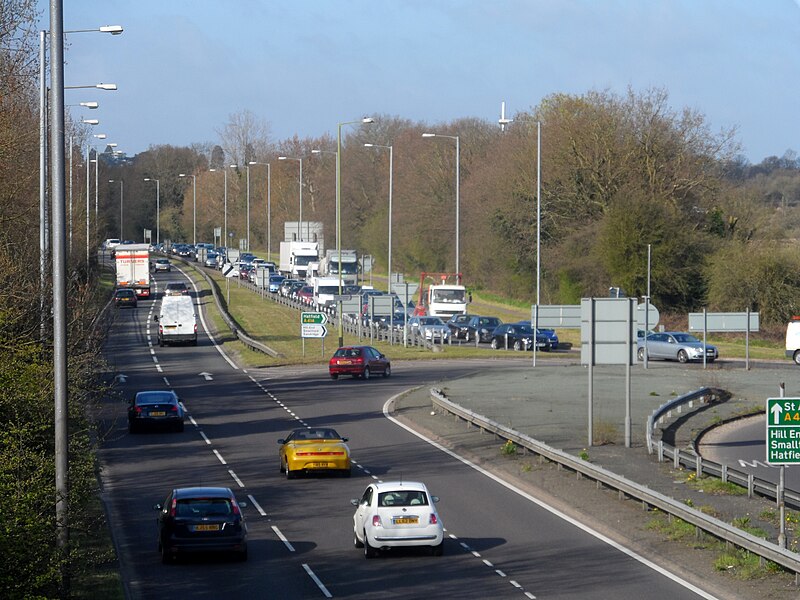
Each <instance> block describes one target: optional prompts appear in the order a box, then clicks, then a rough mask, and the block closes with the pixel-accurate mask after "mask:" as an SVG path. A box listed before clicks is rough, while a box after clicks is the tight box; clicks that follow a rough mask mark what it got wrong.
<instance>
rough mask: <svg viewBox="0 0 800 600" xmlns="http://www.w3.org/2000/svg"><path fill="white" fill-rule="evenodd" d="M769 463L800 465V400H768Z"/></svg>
mask: <svg viewBox="0 0 800 600" xmlns="http://www.w3.org/2000/svg"><path fill="white" fill-rule="evenodd" d="M766 439H767V462H768V463H769V464H771V465H796V464H800V398H768V399H767V438H766Z"/></svg>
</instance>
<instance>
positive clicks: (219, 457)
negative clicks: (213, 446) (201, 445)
mask: <svg viewBox="0 0 800 600" xmlns="http://www.w3.org/2000/svg"><path fill="white" fill-rule="evenodd" d="M213 452H214V454H216V456H217V458H218V459H219V462H221V463H222V464H223V465H227V464H228V463H226V462H225V459H224V458H222V454H220V453H219V451H218V450H213Z"/></svg>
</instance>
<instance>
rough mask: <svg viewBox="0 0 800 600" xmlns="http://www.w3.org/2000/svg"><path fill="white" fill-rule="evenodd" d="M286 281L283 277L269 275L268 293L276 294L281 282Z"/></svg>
mask: <svg viewBox="0 0 800 600" xmlns="http://www.w3.org/2000/svg"><path fill="white" fill-rule="evenodd" d="M284 279H286V277H284V276H283V275H270V276H269V291H270V292H272V293H273V294H276V293H278V290H279V289H280V287H281V282H282V281H283V280H284Z"/></svg>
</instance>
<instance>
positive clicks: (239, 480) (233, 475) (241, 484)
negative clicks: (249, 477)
mask: <svg viewBox="0 0 800 600" xmlns="http://www.w3.org/2000/svg"><path fill="white" fill-rule="evenodd" d="M228 473H230V474H231V477H233V480H234V481H235V482H236V483H237V484H238V485H239V487H240V488H243V487H244V484H243V483H242V480H241V479H239V478H238V477H237V476H236V473H234V472H233V469H228Z"/></svg>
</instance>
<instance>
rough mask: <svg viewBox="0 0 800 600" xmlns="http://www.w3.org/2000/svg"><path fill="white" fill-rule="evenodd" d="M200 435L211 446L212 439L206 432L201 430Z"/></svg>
mask: <svg viewBox="0 0 800 600" xmlns="http://www.w3.org/2000/svg"><path fill="white" fill-rule="evenodd" d="M200 437H201V438H203V439H204V440H205V441H206V444H208V445H209V446H210V445H211V440H210V439H208V437H207V436H206V434H205V433H203V432H202V431H201V432H200Z"/></svg>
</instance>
